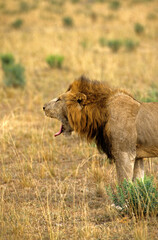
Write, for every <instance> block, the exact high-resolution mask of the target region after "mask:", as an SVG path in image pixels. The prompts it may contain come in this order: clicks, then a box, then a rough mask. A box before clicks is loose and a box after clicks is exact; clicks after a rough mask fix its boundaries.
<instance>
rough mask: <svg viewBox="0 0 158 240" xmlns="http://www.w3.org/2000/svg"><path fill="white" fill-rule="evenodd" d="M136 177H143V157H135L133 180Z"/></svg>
mask: <svg viewBox="0 0 158 240" xmlns="http://www.w3.org/2000/svg"><path fill="white" fill-rule="evenodd" d="M136 178H139V179H144V160H143V158H136V160H135V163H134V173H133V181H134V180H135V179H136Z"/></svg>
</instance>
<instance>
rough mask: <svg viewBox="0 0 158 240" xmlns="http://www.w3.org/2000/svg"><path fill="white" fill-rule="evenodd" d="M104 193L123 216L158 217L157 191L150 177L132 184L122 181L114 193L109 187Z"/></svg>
mask: <svg viewBox="0 0 158 240" xmlns="http://www.w3.org/2000/svg"><path fill="white" fill-rule="evenodd" d="M106 191H107V194H108V195H109V197H110V198H111V200H112V201H113V203H114V205H115V206H116V209H118V210H119V211H121V213H123V214H128V215H129V216H133V215H135V216H136V217H138V218H140V217H143V216H151V215H152V216H153V215H154V216H157V215H158V191H157V190H156V187H155V185H154V183H153V178H151V177H146V176H145V178H144V180H139V179H136V181H135V182H134V183H133V182H130V181H127V180H124V182H123V183H122V185H117V186H116V190H115V191H114V190H113V189H112V188H110V187H109V188H106Z"/></svg>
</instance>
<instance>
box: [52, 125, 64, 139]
mask: <svg viewBox="0 0 158 240" xmlns="http://www.w3.org/2000/svg"><path fill="white" fill-rule="evenodd" d="M62 131H63V125H61V127H60V130H59V132H57V133H55V134H54V136H55V137H57V136H59V135H60V134H61V133H62Z"/></svg>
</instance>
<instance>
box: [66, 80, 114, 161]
mask: <svg viewBox="0 0 158 240" xmlns="http://www.w3.org/2000/svg"><path fill="white" fill-rule="evenodd" d="M68 90H71V92H72V94H70V96H69V97H68V99H67V109H68V119H69V122H70V124H71V126H72V127H73V129H74V130H75V131H76V132H78V134H79V135H80V136H81V137H86V138H87V140H88V141H91V140H95V142H96V145H97V147H98V149H99V150H101V151H103V152H105V153H106V154H107V155H108V157H109V158H111V157H112V156H111V152H110V143H109V138H108V136H107V133H106V131H105V130H104V129H105V127H106V122H107V118H108V116H107V111H106V103H107V99H108V98H109V97H110V96H111V94H112V90H111V89H110V88H109V87H108V86H107V85H106V84H104V83H101V82H99V81H91V80H89V79H88V78H85V77H84V76H82V77H80V78H79V79H78V80H76V81H74V82H73V84H72V85H71V86H70V87H69V89H68ZM78 92H80V93H82V94H85V95H86V101H85V102H84V103H83V105H81V106H80V105H79V104H78V102H77V99H76V98H75V96H76V94H77V93H78Z"/></svg>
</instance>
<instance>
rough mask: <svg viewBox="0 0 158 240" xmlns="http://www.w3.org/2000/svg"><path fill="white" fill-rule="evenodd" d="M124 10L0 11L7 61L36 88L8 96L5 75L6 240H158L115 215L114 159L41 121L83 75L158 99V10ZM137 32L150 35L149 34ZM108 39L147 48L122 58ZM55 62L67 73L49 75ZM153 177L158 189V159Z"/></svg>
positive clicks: (49, 6)
mask: <svg viewBox="0 0 158 240" xmlns="http://www.w3.org/2000/svg"><path fill="white" fill-rule="evenodd" d="M119 3H120V5H119V7H118V8H117V7H116V9H115V7H113V6H111V4H110V1H108V0H107V1H99V0H98V1H95V0H94V1H83V0H78V1H71V0H67V1H66V0H65V1H64V0H63V1H62V0H59V1H55V0H50V1H49V0H47V1H42V0H41V1H40V0H38V1H33V0H32V1H31V0H28V1H27V2H26V1H21V0H19V1H17V0H16V1H14V0H7V1H5V2H2V1H1V2H0V53H1V54H5V53H12V54H13V55H14V57H15V58H16V61H17V62H20V63H21V64H22V65H23V66H24V67H25V75H26V80H27V85H26V87H25V88H24V89H18V88H16V89H13V88H6V87H5V86H4V84H3V71H2V67H1V68H0V153H1V154H0V240H11V239H12V240H16V239H23V240H25V239H28V240H36V239H37V240H38V239H42V240H47V239H50V240H57V239H58V240H59V239H66V240H69V239H76V240H79V239H81V240H88V239H89V240H91V239H95V240H105V239H107V240H108V239H124V240H125V239H135V240H147V239H150V240H154V239H157V236H158V228H157V219H156V218H149V219H142V220H140V221H139V222H137V221H136V219H135V218H134V217H133V218H132V219H131V218H128V216H120V215H119V214H118V213H117V212H116V210H115V209H113V208H112V207H111V202H110V201H109V198H108V197H107V194H106V192H105V185H109V184H110V185H115V183H116V181H117V180H116V172H115V166H114V165H110V164H109V163H108V161H107V159H106V156H104V155H100V154H99V153H98V151H97V149H96V148H95V146H93V144H92V145H88V144H87V143H86V142H84V141H81V140H80V139H79V138H78V137H77V136H76V135H75V134H74V135H72V136H71V137H70V138H68V139H67V138H65V137H64V136H59V137H58V138H54V137H53V135H54V133H55V132H57V131H58V129H59V126H60V123H59V122H57V121H55V120H51V119H48V118H46V117H45V116H44V114H43V112H42V106H43V104H44V103H45V102H47V101H48V100H50V99H51V98H53V97H56V96H57V95H58V94H59V93H61V92H63V91H65V89H66V88H67V86H68V85H69V83H71V82H72V81H73V80H74V78H77V77H79V76H80V75H81V74H85V75H87V76H88V77H90V78H92V79H98V80H100V81H103V80H104V81H107V82H108V83H109V84H110V85H111V86H113V87H121V88H125V89H127V90H129V91H130V92H131V93H132V94H134V95H135V96H136V97H138V98H139V99H146V98H147V97H148V95H149V92H150V93H151V94H150V98H151V100H152V97H153V92H154V91H157V87H158V67H157V66H158V51H157V50H158V3H157V1H156V0H153V1H145V0H144V1H143V0H142V1H138V0H137V1H136V0H128V1H120V2H119ZM116 5H117V4H116ZM66 17H67V18H68V17H69V18H71V21H70V22H71V24H70V23H64V20H63V19H64V18H66ZM18 19H20V20H22V21H19V22H21V24H20V26H19V27H15V26H16V24H15V22H16V20H18ZM13 23H14V24H13ZM136 23H140V24H142V25H143V26H144V31H143V32H142V33H141V34H138V33H136V32H135V30H134V26H135V24H136ZM65 24H67V26H66V25H65ZM101 38H102V39H104V40H105V42H106V41H110V40H116V39H119V40H120V41H121V42H123V43H124V41H125V40H126V39H131V40H132V41H134V42H139V44H138V46H137V48H136V49H132V51H127V49H125V47H124V46H122V47H121V48H120V49H119V51H118V52H113V51H112V50H111V49H110V48H109V47H108V45H106V44H105V46H103V44H100V40H99V39H101ZM50 54H55V55H56V54H57V55H62V56H64V62H63V65H62V68H60V69H58V68H50V67H49V66H48V64H47V63H46V58H47V56H48V55H50ZM156 96H157V95H156ZM154 97H155V95H154ZM145 170H146V174H147V175H153V176H154V181H155V183H156V185H157V186H158V176H157V170H158V164H157V162H156V159H153V160H148V161H145Z"/></svg>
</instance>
